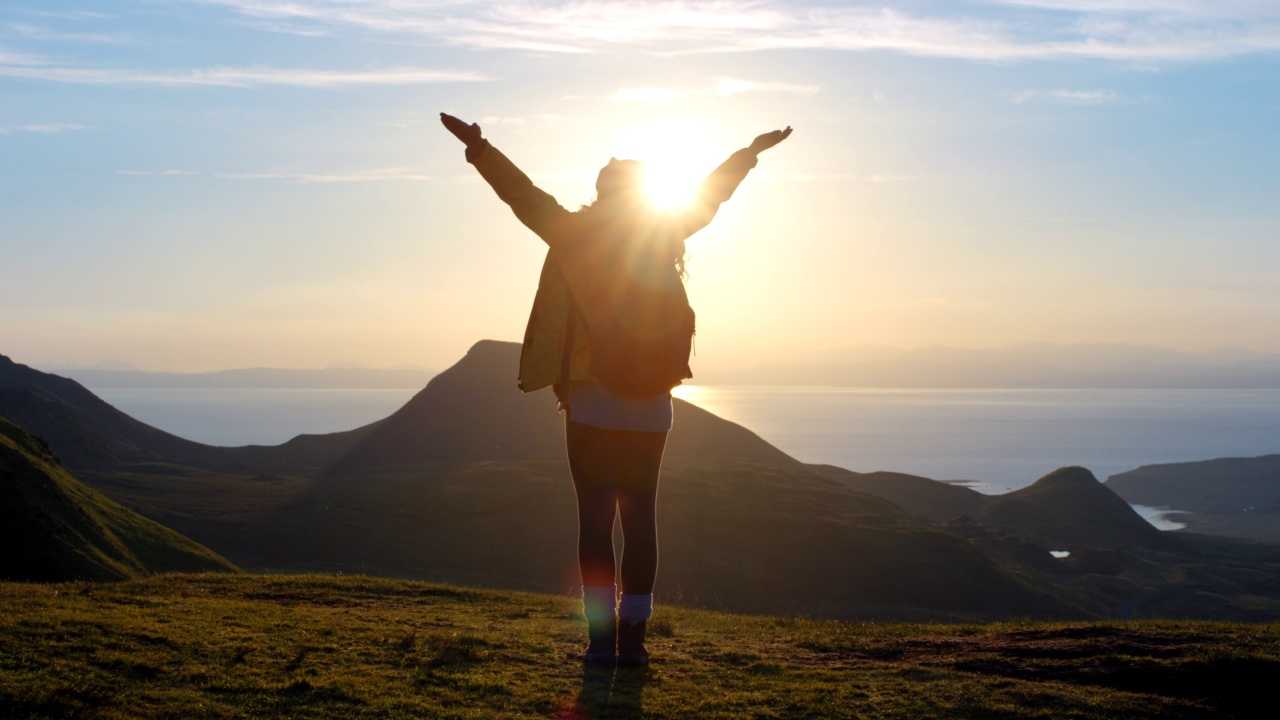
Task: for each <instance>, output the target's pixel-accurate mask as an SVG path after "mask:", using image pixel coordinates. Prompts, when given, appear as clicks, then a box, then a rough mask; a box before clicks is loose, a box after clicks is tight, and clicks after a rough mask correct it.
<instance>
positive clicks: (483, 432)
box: [338, 340, 800, 469]
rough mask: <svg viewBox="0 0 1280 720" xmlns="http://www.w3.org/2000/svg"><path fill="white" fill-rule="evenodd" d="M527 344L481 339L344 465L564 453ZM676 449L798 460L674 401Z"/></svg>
mask: <svg viewBox="0 0 1280 720" xmlns="http://www.w3.org/2000/svg"><path fill="white" fill-rule="evenodd" d="M519 364H520V344H519V343H514V342H503V341H498V340H481V341H480V342H477V343H476V344H474V345H472V346H471V349H470V350H468V351H467V354H466V355H464V356H463V357H462V359H460V360H458V362H457V363H455V364H454V365H453V366H452V367H450V368H449V369H447V370H445V371H444V372H442V373H440V374H439V375H437V376H435V377H434V378H432V379H431V381H430V382H429V383H427V386H426V387H425V388H423V389H422V390H421V391H420V392H418V394H417V395H415V396H414V397H413V399H412V400H410V401H409V402H408V403H406V404H405V405H404V407H402V408H400V409H399V410H397V411H396V412H395V413H394V414H392V415H391V416H390V417H388V418H387V419H385V420H383V421H382V422H381V423H379V424H378V426H377V427H375V428H373V429H371V431H370V432H369V433H368V435H366V436H365V437H364V438H363V439H362V440H361V441H360V442H359V443H357V444H356V446H355V447H353V448H352V450H351V451H350V452H349V453H347V455H346V456H345V457H343V458H342V459H341V460H340V461H339V463H338V467H339V468H340V469H353V468H360V467H370V466H376V465H395V464H401V463H413V462H426V461H450V462H456V461H474V460H497V461H504V462H514V461H522V460H542V461H553V462H559V461H563V460H564V433H563V430H562V426H563V425H564V417H563V416H562V415H560V414H558V413H557V412H556V401H555V396H554V395H553V394H552V393H551V391H550V390H541V391H538V392H534V393H522V392H520V390H519V389H518V388H517V386H516V375H517V372H518V369H519ZM667 455H668V456H669V457H677V458H678V457H683V458H689V459H702V460H749V461H752V462H760V463H765V464H768V465H775V466H781V467H799V466H800V463H799V461H797V460H795V459H794V458H792V457H790V456H789V455H787V454H786V453H784V452H782V451H781V450H779V449H777V448H775V447H773V446H772V445H770V444H769V443H767V442H765V441H764V440H762V439H760V437H759V436H757V435H756V434H755V433H753V432H751V431H750V430H747V429H746V428H744V427H742V426H740V425H736V424H734V423H731V422H729V421H728V420H725V419H723V418H720V417H717V416H715V415H713V414H711V413H709V412H707V411H705V410H702V409H701V408H698V407H695V406H693V405H690V404H688V403H686V402H684V401H681V400H676V401H675V428H674V429H673V430H672V433H671V436H670V438H669V440H668V442H667Z"/></svg>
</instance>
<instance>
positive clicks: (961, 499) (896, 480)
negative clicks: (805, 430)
mask: <svg viewBox="0 0 1280 720" xmlns="http://www.w3.org/2000/svg"><path fill="white" fill-rule="evenodd" d="M806 467H808V468H809V469H810V470H813V471H814V472H817V473H821V474H822V475H826V476H827V477H829V478H832V479H834V480H835V481H837V482H839V483H840V484H841V485H844V486H845V487H847V488H849V489H851V490H857V491H858V492H864V493H867V494H868V495H874V496H876V497H878V498H884V499H885V500H888V501H889V502H891V503H893V504H894V505H897V506H898V507H900V508H902V509H903V510H907V511H908V512H913V513H915V514H917V515H920V516H922V517H926V518H929V519H930V520H938V521H945V520H951V519H953V518H956V517H959V516H961V515H975V514H977V513H978V512H979V511H981V510H982V508H983V507H985V506H986V504H987V503H988V502H990V501H991V497H990V496H988V495H983V494H982V493H980V492H977V491H975V490H970V489H969V488H967V487H962V486H959V485H953V484H950V483H944V482H938V481H937V480H931V479H929V478H924V477H920V476H918V475H907V474H906V473H896V472H885V471H878V472H869V473H860V472H854V471H852V470H846V469H844V468H841V467H836V466H834V465H808V466H806Z"/></svg>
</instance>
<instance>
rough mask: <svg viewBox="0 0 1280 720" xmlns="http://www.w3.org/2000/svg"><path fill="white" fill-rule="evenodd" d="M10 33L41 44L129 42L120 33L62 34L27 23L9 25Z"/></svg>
mask: <svg viewBox="0 0 1280 720" xmlns="http://www.w3.org/2000/svg"><path fill="white" fill-rule="evenodd" d="M6 27H8V29H9V31H10V32H12V33H15V34H17V35H20V36H22V37H24V38H27V39H28V40H36V41H40V42H77V43H103V44H120V43H124V42H128V38H127V37H125V36H124V35H121V34H118V33H78V32H61V31H58V30H50V29H49V28H45V27H39V26H37V25H28V24H26V23H9V24H8V25H7V26H6Z"/></svg>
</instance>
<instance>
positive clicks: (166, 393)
mask: <svg viewBox="0 0 1280 720" xmlns="http://www.w3.org/2000/svg"><path fill="white" fill-rule="evenodd" d="M416 391H417V389H416V388H408V389H403V390H258V389H254V390H189V389H183V390H179V389H105V388H104V389H100V390H95V392H96V393H98V394H99V395H100V396H101V397H102V398H103V399H105V400H106V401H107V402H110V403H111V404H113V405H115V406H116V407H118V408H120V409H121V410H123V411H125V412H127V413H129V414H130V415H133V416H134V417H136V418H138V419H139V420H142V421H143V422H146V423H149V424H151V425H154V426H156V427H159V428H161V429H164V430H166V431H168V432H172V433H174V434H177V435H180V436H182V437H186V438H189V439H191V440H196V441H199V442H203V443H208V444H212V445H247V444H278V443H282V442H284V441H286V440H288V439H289V438H292V437H293V436H295V435H298V434H300V433H324V432H335V431H339V430H349V429H352V428H355V427H359V426H361V425H364V424H367V423H370V422H373V421H375V420H379V419H381V418H384V417H386V416H387V415H390V414H391V413H392V412H394V411H395V410H397V409H399V408H400V407H401V406H402V405H403V404H404V403H406V402H408V401H409V399H410V398H411V397H412V396H413V395H414V393H415V392H416ZM677 395H678V396H680V397H683V398H684V399H686V400H689V401H690V402H692V403H694V404H697V405H699V406H701V407H703V408H706V409H707V410H709V411H711V412H713V413H715V414H717V415H719V416H721V417H723V418H725V419H727V420H731V421H733V422H736V423H738V424H740V425H743V426H745V427H747V428H750V429H751V430H753V431H755V432H756V433H757V434H758V435H760V436H761V437H763V438H764V439H765V440H767V441H769V442H771V443H773V444H774V445H776V446H778V447H779V448H781V449H782V450H784V451H786V452H787V453H789V454H791V455H792V456H794V457H796V458H798V459H800V460H802V461H804V462H810V463H829V464H832V465H838V466H840V467H844V468H848V469H850V470H856V471H860V472H870V471H873V470H894V471H897V472H905V473H911V474H914V475H922V476H925V477H930V478H934V479H936V480H945V481H959V482H964V483H966V484H968V485H969V486H971V487H973V488H975V489H977V490H979V491H982V492H987V493H1000V492H1007V491H1009V490H1012V489H1017V488H1020V487H1024V486H1026V485H1029V484H1031V483H1032V482H1035V480H1036V479H1038V478H1040V477H1042V476H1043V475H1045V474H1046V473H1049V472H1051V471H1053V470H1055V469H1057V468H1059V467H1063V466H1066V465H1081V466H1083V467H1086V468H1088V469H1089V470H1091V471H1093V473H1094V475H1095V476H1097V477H1098V479H1099V480H1105V479H1106V478H1107V477H1108V476H1110V475H1113V474H1115V473H1120V472H1124V471H1126V470H1132V469H1134V468H1137V467H1139V466H1142V465H1147V464H1152V463H1168V462H1185V461H1193V460H1207V459H1211V458H1218V457H1231V456H1236V457H1240V456H1246V457H1247V456H1257V455H1266V454H1270V453H1277V452H1280V390H911V389H880V388H870V389H868V388H831V387H821V388H819V387H800V388H797V387H725V386H685V387H681V388H679V389H678V390H677ZM1138 510H1139V512H1141V513H1142V514H1143V515H1144V516H1146V517H1147V518H1148V519H1150V520H1152V521H1153V523H1155V524H1157V526H1163V527H1166V528H1172V527H1174V526H1175V525H1176V523H1174V522H1173V521H1174V520H1176V515H1168V513H1169V512H1170V511H1169V509H1168V508H1138Z"/></svg>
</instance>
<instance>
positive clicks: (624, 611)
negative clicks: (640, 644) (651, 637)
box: [618, 594, 653, 625]
mask: <svg viewBox="0 0 1280 720" xmlns="http://www.w3.org/2000/svg"><path fill="white" fill-rule="evenodd" d="M618 617H620V618H622V619H623V620H626V621H627V623H628V624H630V625H636V624H638V623H639V622H640V621H642V620H648V619H649V618H651V617H653V595H652V594H649V595H626V594H624V595H623V596H622V602H621V603H620V604H619V605H618Z"/></svg>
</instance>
